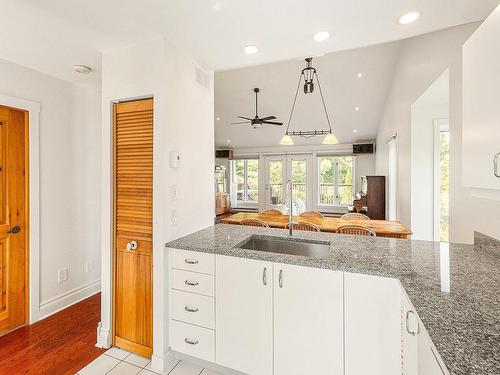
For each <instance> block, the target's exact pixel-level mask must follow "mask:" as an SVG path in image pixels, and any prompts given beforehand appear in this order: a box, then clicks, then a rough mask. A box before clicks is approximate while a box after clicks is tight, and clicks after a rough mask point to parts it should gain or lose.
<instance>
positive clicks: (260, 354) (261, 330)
mask: <svg viewBox="0 0 500 375" xmlns="http://www.w3.org/2000/svg"><path fill="white" fill-rule="evenodd" d="M215 265H216V267H215V275H216V277H215V279H216V293H217V299H216V362H217V363H218V364H220V365H222V366H226V367H229V368H232V369H234V370H238V371H242V372H244V373H247V374H250V375H272V374H273V263H269V262H263V261H258V260H250V259H242V258H236V257H229V256H222V255H217V256H216V261H215Z"/></svg>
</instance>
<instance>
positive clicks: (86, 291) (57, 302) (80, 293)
mask: <svg viewBox="0 0 500 375" xmlns="http://www.w3.org/2000/svg"><path fill="white" fill-rule="evenodd" d="M100 291H101V280H96V281H92V282H90V283H88V284H85V285H82V286H79V287H78V288H75V289H72V290H68V291H67V292H64V293H61V294H59V295H58V296H55V297H53V298H50V299H48V300H46V301H44V302H41V303H40V316H39V318H38V319H39V320H42V319H45V318H47V317H48V316H50V315H52V314H55V313H56V312H59V311H61V310H64V309H65V308H67V307H69V306H71V305H74V304H75V303H78V302H80V301H83V300H84V299H85V298H88V297H90V296H93V295H94V294H96V293H99V292H100Z"/></svg>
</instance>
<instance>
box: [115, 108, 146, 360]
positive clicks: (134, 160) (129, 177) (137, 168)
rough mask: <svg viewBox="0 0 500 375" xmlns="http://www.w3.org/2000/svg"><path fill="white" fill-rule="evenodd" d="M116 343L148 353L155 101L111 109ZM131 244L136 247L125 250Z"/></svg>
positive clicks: (131, 349)
mask: <svg viewBox="0 0 500 375" xmlns="http://www.w3.org/2000/svg"><path fill="white" fill-rule="evenodd" d="M113 109H114V129H115V137H114V142H115V158H114V160H115V166H114V178H115V179H114V197H115V198H114V231H115V242H114V243H115V250H114V254H115V256H114V258H115V261H114V265H115V282H114V343H115V345H117V346H119V347H122V348H123V349H126V350H129V351H133V352H135V353H137V354H140V355H144V356H150V355H151V353H152V346H153V341H152V340H153V339H152V275H151V272H152V236H153V100H152V99H148V100H137V101H133V102H124V103H117V104H115V105H114V108H113ZM132 241H135V243H136V244H137V248H136V249H133V250H131V249H127V244H129V243H131V242H132Z"/></svg>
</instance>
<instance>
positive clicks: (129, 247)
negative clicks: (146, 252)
mask: <svg viewBox="0 0 500 375" xmlns="http://www.w3.org/2000/svg"><path fill="white" fill-rule="evenodd" d="M138 246H139V245H138V244H137V242H136V241H130V242H129V243H127V250H128V251H130V250H136V249H137V247H138Z"/></svg>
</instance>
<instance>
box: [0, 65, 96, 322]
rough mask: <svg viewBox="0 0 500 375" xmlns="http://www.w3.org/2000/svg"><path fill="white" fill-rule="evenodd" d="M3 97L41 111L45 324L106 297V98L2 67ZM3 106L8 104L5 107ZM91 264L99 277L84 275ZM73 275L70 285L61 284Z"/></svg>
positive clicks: (41, 306)
mask: <svg viewBox="0 0 500 375" xmlns="http://www.w3.org/2000/svg"><path fill="white" fill-rule="evenodd" d="M0 93H1V94H4V95H9V96H14V97H18V98H23V99H26V100H30V101H33V102H38V103H40V154H39V155H30V158H32V159H34V158H39V162H40V266H39V267H40V270H39V274H40V280H39V282H36V281H35V283H36V284H39V285H37V286H36V287H37V288H39V294H40V298H39V306H35V308H36V309H38V311H34V312H33V315H34V317H35V318H36V317H43V316H46V315H48V314H51V313H53V312H55V311H56V310H59V309H61V308H64V307H66V306H68V304H71V303H74V302H76V301H78V300H80V299H82V298H85V297H87V296H89V295H91V294H93V293H95V292H97V291H99V289H100V282H99V279H100V246H99V245H100V244H99V236H100V225H99V219H98V217H99V212H100V208H99V206H100V199H99V194H100V190H99V188H100V186H99V180H100V162H99V159H100V157H99V155H100V148H99V138H100V92H98V91H95V90H92V89H90V88H84V87H80V86H76V85H74V84H71V83H68V82H66V81H63V80H60V79H57V78H53V77H50V76H48V75H45V74H42V73H39V72H36V71H34V70H31V69H28V68H25V67H22V66H19V65H16V64H13V63H10V62H6V61H3V60H0ZM0 104H2V103H0ZM88 261H91V262H92V263H93V270H92V271H91V272H88V273H86V272H85V263H86V262H88ZM65 267H67V268H68V270H69V272H68V276H69V278H68V281H66V282H63V283H61V284H58V283H57V271H58V270H60V269H62V268H65Z"/></svg>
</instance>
